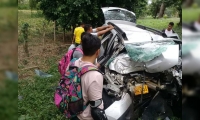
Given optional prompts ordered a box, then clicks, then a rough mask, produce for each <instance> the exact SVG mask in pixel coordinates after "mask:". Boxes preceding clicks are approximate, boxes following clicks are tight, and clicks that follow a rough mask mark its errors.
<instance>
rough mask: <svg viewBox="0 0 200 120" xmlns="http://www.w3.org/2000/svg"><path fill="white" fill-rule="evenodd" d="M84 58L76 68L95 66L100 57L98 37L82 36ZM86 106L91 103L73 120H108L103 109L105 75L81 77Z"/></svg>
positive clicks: (95, 72)
mask: <svg viewBox="0 0 200 120" xmlns="http://www.w3.org/2000/svg"><path fill="white" fill-rule="evenodd" d="M81 44H82V48H83V53H84V54H83V57H81V58H79V59H78V60H76V61H75V66H77V67H80V68H81V67H84V66H87V65H92V66H95V65H94V63H95V60H96V58H97V57H98V56H99V52H100V46H101V41H100V40H99V38H98V37H96V36H94V35H91V34H89V33H86V34H84V35H83V36H82V42H81ZM81 86H82V94H83V99H84V104H86V103H87V102H89V105H88V106H87V108H86V109H85V110H84V111H83V112H82V113H81V114H80V115H78V116H77V117H76V118H75V119H72V120H107V117H106V115H105V112H104V109H103V100H102V93H103V75H102V74H101V73H100V72H98V71H89V72H87V73H85V74H84V75H83V76H82V77H81Z"/></svg>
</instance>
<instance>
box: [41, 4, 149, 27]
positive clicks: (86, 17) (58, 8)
mask: <svg viewBox="0 0 200 120" xmlns="http://www.w3.org/2000/svg"><path fill="white" fill-rule="evenodd" d="M38 4H39V8H40V9H41V10H42V11H43V14H44V16H45V18H46V19H47V20H52V21H54V20H56V21H57V23H58V24H59V25H61V26H62V27H63V28H64V29H67V30H71V28H72V26H73V27H75V26H76V24H77V23H80V22H84V23H89V24H92V25H93V27H97V26H101V25H103V24H104V16H103V13H102V11H101V7H109V6H117V7H122V8H126V9H128V10H131V11H134V12H135V13H136V16H137V17H139V16H141V15H143V13H145V9H146V5H147V0H144V1H141V0H130V1H123V0H117V1H116V0H115V1H114V0H102V1H100V0H63V1H60V0H48V1H47V0H40V2H39V3H38Z"/></svg>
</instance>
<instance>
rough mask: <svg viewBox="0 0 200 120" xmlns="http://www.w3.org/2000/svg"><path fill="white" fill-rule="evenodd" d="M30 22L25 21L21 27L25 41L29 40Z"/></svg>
mask: <svg viewBox="0 0 200 120" xmlns="http://www.w3.org/2000/svg"><path fill="white" fill-rule="evenodd" d="M28 28H29V24H28V23H23V24H22V27H21V35H22V40H23V41H28V34H29V31H28Z"/></svg>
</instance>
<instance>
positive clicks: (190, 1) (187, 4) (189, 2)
mask: <svg viewBox="0 0 200 120" xmlns="http://www.w3.org/2000/svg"><path fill="white" fill-rule="evenodd" d="M193 3H194V0H186V1H185V2H184V6H185V7H190V6H192V4H193Z"/></svg>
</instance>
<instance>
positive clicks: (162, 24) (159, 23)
mask: <svg viewBox="0 0 200 120" xmlns="http://www.w3.org/2000/svg"><path fill="white" fill-rule="evenodd" d="M179 20H180V19H179V18H166V19H164V18H162V19H138V20H137V24H140V25H144V26H147V27H151V28H155V29H157V30H163V29H165V28H167V26H168V24H169V22H174V24H175V25H174V28H173V30H174V31H175V32H176V33H178V35H179V36H180V37H181V36H182V34H181V32H182V29H181V26H178V25H177V23H179Z"/></svg>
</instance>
